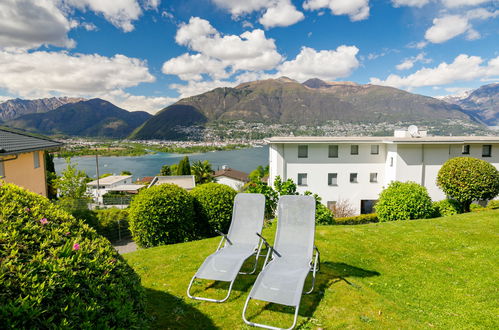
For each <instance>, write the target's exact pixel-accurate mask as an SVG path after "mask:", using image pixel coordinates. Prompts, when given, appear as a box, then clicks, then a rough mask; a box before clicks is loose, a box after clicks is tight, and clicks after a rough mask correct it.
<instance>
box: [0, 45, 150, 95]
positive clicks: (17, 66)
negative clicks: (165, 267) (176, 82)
mask: <svg viewBox="0 0 499 330" xmlns="http://www.w3.org/2000/svg"><path fill="white" fill-rule="evenodd" d="M154 80H155V78H154V77H153V76H152V75H151V74H150V73H149V70H148V68H147V65H146V63H145V62H143V61H141V60H139V59H136V58H130V57H126V56H124V55H115V56H113V57H105V56H101V55H97V54H94V55H84V54H76V55H69V54H68V53H66V52H45V51H38V52H32V53H28V52H17V53H14V52H6V51H0V88H4V89H6V90H7V91H8V92H9V93H12V94H16V95H19V96H21V97H46V96H50V95H57V94H63V95H69V96H92V95H94V94H97V93H102V92H107V91H112V90H116V89H123V88H127V87H131V86H136V85H138V84H139V83H141V82H153V81H154Z"/></svg>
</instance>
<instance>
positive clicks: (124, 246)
mask: <svg viewBox="0 0 499 330" xmlns="http://www.w3.org/2000/svg"><path fill="white" fill-rule="evenodd" d="M113 246H114V248H115V249H116V250H118V253H119V254H123V253H128V252H134V251H137V244H136V243H135V242H134V241H132V239H131V238H127V239H122V240H121V241H119V242H114V243H113Z"/></svg>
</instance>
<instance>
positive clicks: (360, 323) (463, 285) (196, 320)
mask: <svg viewBox="0 0 499 330" xmlns="http://www.w3.org/2000/svg"><path fill="white" fill-rule="evenodd" d="M498 233H499V211H489V212H482V213H472V214H466V215H459V216H453V217H447V218H439V219H431V220H417V221H400V222H391V223H381V224H368V225H357V226H331V227H326V226H321V227H318V228H317V234H316V243H317V245H318V247H319V249H320V250H321V253H322V255H321V256H322V265H321V272H320V273H319V276H318V282H317V286H316V290H315V291H314V293H313V294H311V295H309V296H303V299H302V303H301V308H300V318H299V320H298V325H299V326H300V327H301V328H319V327H325V328H328V329H330V328H428V327H435V328H453V329H456V328H484V329H486V328H488V329H492V328H498V327H499V320H498V318H497V315H498V312H499V306H498V303H497V302H498V301H499V292H498V289H497V283H498V282H499V276H498V273H497V269H498V266H499V245H498ZM264 234H265V236H267V237H272V236H273V235H274V228H267V229H265V231H264ZM217 244H218V239H216V238H213V239H207V240H202V241H196V242H189V243H184V244H177V245H170V246H163V247H157V248H151V249H147V250H141V251H138V252H134V253H130V254H127V255H125V258H126V259H127V260H128V262H129V263H130V264H131V266H132V267H133V268H134V269H135V270H136V271H137V272H138V273H139V274H140V276H141V277H142V283H143V285H144V287H146V288H147V294H148V297H149V311H150V313H151V314H152V315H153V317H154V325H153V328H212V327H220V328H227V329H229V328H247V327H246V326H245V325H244V323H243V321H242V319H241V311H242V308H243V304H244V301H245V299H246V296H247V294H248V292H249V290H250V288H251V285H252V284H253V282H254V279H255V277H254V276H250V275H239V278H238V279H237V280H236V283H235V285H234V288H235V291H233V293H232V295H231V298H230V299H229V300H228V301H227V302H225V303H223V304H214V303H208V302H200V301H194V300H191V299H188V298H187V297H186V293H185V291H186V288H187V285H188V283H189V280H190V278H191V276H192V275H193V274H194V273H195V271H196V269H197V267H198V266H199V265H200V264H201V263H202V261H203V260H204V258H205V257H206V256H207V255H209V254H210V253H212V252H213V251H214V250H215V248H216V246H217ZM247 266H248V265H246V267H247ZM199 284H201V283H199ZM204 287H205V288H206V287H208V289H207V290H204V288H203V286H197V288H199V289H200V290H198V291H197V293H198V294H204V295H211V296H218V297H221V296H222V295H223V294H224V291H223V290H222V289H224V288H226V287H227V285H225V284H210V283H208V285H205V286H204ZM291 312H292V311H291V310H290V309H288V308H282V307H278V306H275V305H271V304H265V303H258V304H254V305H253V306H252V308H251V309H250V310H249V316H250V319H252V320H253V321H256V322H271V323H272V324H274V325H278V326H283V327H284V326H287V325H289V324H290V323H291V322H292V314H291Z"/></svg>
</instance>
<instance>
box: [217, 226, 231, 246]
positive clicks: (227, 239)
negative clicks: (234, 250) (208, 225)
mask: <svg viewBox="0 0 499 330" xmlns="http://www.w3.org/2000/svg"><path fill="white" fill-rule="evenodd" d="M215 232H216V233H217V234H218V235H220V236H222V237H223V238H225V240H226V241H227V242H228V243H229V244H230V245H233V244H232V242H231V241H230V239H229V237H227V235H226V234H224V233H222V232H221V231H219V230H217V229H215Z"/></svg>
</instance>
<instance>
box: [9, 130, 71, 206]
mask: <svg viewBox="0 0 499 330" xmlns="http://www.w3.org/2000/svg"><path fill="white" fill-rule="evenodd" d="M60 146H62V143H60V142H56V141H52V140H49V139H47V138H42V137H39V136H32V135H30V134H26V133H21V132H17V131H11V130H7V129H2V128H0V178H1V179H2V180H4V181H5V182H9V183H13V184H15V185H18V186H21V187H23V188H26V189H28V190H30V191H32V192H34V193H37V194H40V195H42V196H47V178H46V173H45V152H46V151H47V150H56V149H58V148H59V147H60Z"/></svg>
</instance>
